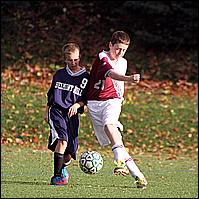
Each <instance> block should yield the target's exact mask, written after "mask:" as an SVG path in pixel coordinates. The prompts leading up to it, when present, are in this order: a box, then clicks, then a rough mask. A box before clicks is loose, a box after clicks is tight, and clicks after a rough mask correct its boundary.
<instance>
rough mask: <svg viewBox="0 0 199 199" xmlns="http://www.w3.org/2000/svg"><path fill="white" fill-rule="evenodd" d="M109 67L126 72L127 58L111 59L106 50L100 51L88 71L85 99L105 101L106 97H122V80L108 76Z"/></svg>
mask: <svg viewBox="0 0 199 199" xmlns="http://www.w3.org/2000/svg"><path fill="white" fill-rule="evenodd" d="M110 69H114V71H115V72H117V73H120V74H122V75H125V74H126V70H127V60H126V59H125V58H119V59H118V60H114V61H111V60H110V58H109V57H108V55H107V52H106V51H102V52H100V53H99V54H98V55H97V57H96V60H95V61H94V63H93V65H92V69H91V72H90V80H89V87H88V93H87V100H98V101H105V100H108V99H114V98H119V99H123V95H124V82H123V81H118V80H114V79H112V78H110V77H108V73H109V70H110Z"/></svg>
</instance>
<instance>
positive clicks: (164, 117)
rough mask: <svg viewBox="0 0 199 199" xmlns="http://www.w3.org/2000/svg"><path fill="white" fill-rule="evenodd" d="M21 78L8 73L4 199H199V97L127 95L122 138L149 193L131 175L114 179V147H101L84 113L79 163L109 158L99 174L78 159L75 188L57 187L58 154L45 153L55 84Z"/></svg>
mask: <svg viewBox="0 0 199 199" xmlns="http://www.w3.org/2000/svg"><path fill="white" fill-rule="evenodd" d="M22 74H23V75H24V77H23V78H22V79H21V80H20V81H19V80H14V78H12V76H14V75H15V74H13V73H11V72H10V71H7V73H6V74H4V76H3V78H2V82H1V83H2V85H1V88H2V89H1V94H2V95H1V143H2V145H1V146H2V150H1V160H2V162H1V185H2V186H1V196H2V197H3V198H29V197H32V198H39V197H40V198H42V197H45V198H48V197H49V198H53V197H54V198H55V197H56V198H70V197H71V198H97V197H98V198H103V197H104V198H161V197H162V198H196V197H197V196H198V133H197V132H198V124H197V123H198V121H197V120H198V119H197V96H195V97H194V96H193V97H191V96H186V95H185V96H184V95H182V96H178V95H176V96H175V95H171V94H169V93H168V92H165V91H164V90H161V89H160V90H156V91H151V92H148V91H140V90H137V87H134V88H133V89H131V90H127V95H126V97H125V101H124V105H123V108H122V113H121V117H120V121H121V122H122V124H123V125H124V132H123V139H124V143H125V146H126V148H127V150H128V151H129V153H130V154H131V155H132V156H133V157H134V158H135V160H138V161H137V164H138V166H139V167H140V168H141V169H142V171H143V172H144V173H145V175H146V177H147V179H148V182H149V186H148V189H146V190H139V189H136V188H135V186H134V180H133V179H132V178H131V177H130V176H128V177H120V176H118V177H115V176H113V159H112V155H113V154H112V152H111V148H110V146H109V147H108V148H107V149H102V148H101V147H99V144H98V142H97V140H96V138H95V136H94V133H93V129H92V124H91V121H90V119H89V117H88V114H87V112H85V113H84V114H83V115H81V120H80V121H81V122H80V130H79V148H80V150H79V153H78V157H79V155H80V154H81V152H82V151H85V150H97V151H99V152H100V153H101V154H102V155H103V158H104V167H103V169H102V170H101V172H100V173H99V174H97V175H86V174H84V173H83V172H82V171H81V170H80V169H79V167H78V161H74V162H73V163H72V165H71V166H70V167H69V172H70V173H71V179H70V182H69V184H68V185H67V186H66V187H54V186H50V185H49V181H50V178H51V176H52V171H53V154H52V153H51V152H50V151H48V150H46V146H47V143H48V135H49V126H48V124H46V123H45V122H44V120H43V117H44V112H45V105H46V92H47V89H48V87H49V85H47V83H45V82H44V80H42V79H41V78H39V77H37V79H32V80H31V78H32V77H29V76H28V74H25V73H21V75H22ZM26 75H27V76H26ZM34 78H35V77H34ZM46 82H47V81H46Z"/></svg>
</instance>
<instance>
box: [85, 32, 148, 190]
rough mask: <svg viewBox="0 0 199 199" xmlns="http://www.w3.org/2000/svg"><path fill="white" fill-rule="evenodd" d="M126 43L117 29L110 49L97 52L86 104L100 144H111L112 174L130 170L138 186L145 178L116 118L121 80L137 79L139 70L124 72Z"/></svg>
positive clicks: (120, 100) (121, 85)
mask: <svg viewBox="0 0 199 199" xmlns="http://www.w3.org/2000/svg"><path fill="white" fill-rule="evenodd" d="M129 44H130V37H129V35H128V34H127V33H126V32H124V31H116V32H114V33H113V35H112V38H111V40H110V42H109V50H108V51H105V50H103V51H101V52H99V53H98V55H97V57H96V59H95V61H94V63H93V65H92V68H91V71H90V79H89V85H88V93H87V107H88V111H89V116H90V118H91V121H92V124H93V128H94V132H95V135H96V137H97V139H98V141H99V143H100V145H101V146H103V147H104V146H107V145H109V144H111V145H112V151H113V154H114V163H115V169H114V174H115V175H119V174H122V175H127V174H129V173H130V174H131V176H133V177H134V178H135V183H136V185H137V188H146V186H147V181H146V179H145V177H144V175H143V173H142V172H141V171H140V170H139V168H138V166H137V165H136V164H135V162H134V160H133V158H132V157H131V156H130V155H129V153H128V152H127V151H126V148H125V146H124V143H123V140H122V135H121V133H120V131H119V130H121V131H122V130H123V126H122V124H121V123H120V122H119V121H118V119H119V116H120V112H121V106H122V101H123V94H124V81H127V82H133V83H138V82H139V81H140V74H133V75H129V76H127V75H125V74H126V71H127V60H126V59H125V58H123V56H124V54H125V52H126V50H127V49H128V47H129Z"/></svg>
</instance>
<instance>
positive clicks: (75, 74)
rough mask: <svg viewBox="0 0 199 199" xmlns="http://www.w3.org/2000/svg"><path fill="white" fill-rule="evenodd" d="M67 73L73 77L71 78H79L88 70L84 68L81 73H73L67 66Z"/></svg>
mask: <svg viewBox="0 0 199 199" xmlns="http://www.w3.org/2000/svg"><path fill="white" fill-rule="evenodd" d="M66 71H67V72H68V74H69V75H71V76H79V75H81V74H82V73H84V72H85V71H86V69H85V68H82V69H81V70H80V71H78V72H76V73H74V72H72V71H71V70H70V68H69V67H68V66H66Z"/></svg>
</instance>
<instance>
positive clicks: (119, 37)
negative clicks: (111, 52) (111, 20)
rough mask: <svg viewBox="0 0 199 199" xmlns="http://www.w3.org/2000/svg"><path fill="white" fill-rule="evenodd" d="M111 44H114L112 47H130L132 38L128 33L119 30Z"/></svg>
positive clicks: (112, 38)
mask: <svg viewBox="0 0 199 199" xmlns="http://www.w3.org/2000/svg"><path fill="white" fill-rule="evenodd" d="M110 42H111V43H112V45H114V44H117V43H122V44H126V45H129V44H130V37H129V35H128V34H127V33H126V32H124V31H120V30H118V31H115V32H114V33H113V34H112V37H111V41H110Z"/></svg>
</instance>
